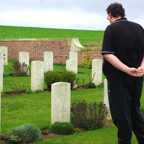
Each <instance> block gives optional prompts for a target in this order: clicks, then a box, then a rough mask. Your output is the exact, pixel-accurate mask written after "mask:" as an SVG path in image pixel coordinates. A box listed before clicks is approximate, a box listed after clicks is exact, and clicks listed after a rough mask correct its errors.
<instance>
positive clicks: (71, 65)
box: [66, 60, 77, 74]
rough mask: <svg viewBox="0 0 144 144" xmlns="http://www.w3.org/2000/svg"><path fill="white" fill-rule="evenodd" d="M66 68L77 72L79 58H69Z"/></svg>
mask: <svg viewBox="0 0 144 144" xmlns="http://www.w3.org/2000/svg"><path fill="white" fill-rule="evenodd" d="M66 70H68V71H73V72H74V73H76V74H77V60H67V61H66Z"/></svg>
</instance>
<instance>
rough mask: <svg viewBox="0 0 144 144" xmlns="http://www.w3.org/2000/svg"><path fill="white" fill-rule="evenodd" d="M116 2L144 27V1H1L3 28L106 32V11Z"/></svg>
mask: <svg viewBox="0 0 144 144" xmlns="http://www.w3.org/2000/svg"><path fill="white" fill-rule="evenodd" d="M114 2H118V3H121V4H122V5H123V7H124V9H125V12H126V18H127V19H128V20H130V21H134V22H137V23H139V24H141V25H142V26H143V27H144V0H117V1H113V0H0V25H10V26H27V27H44V28H63V29H82V30H105V28H106V27H107V25H109V22H108V20H107V14H106V8H107V7H108V5H109V4H111V3H114Z"/></svg>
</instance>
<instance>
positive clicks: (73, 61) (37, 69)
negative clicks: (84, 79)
mask: <svg viewBox="0 0 144 144" xmlns="http://www.w3.org/2000/svg"><path fill="white" fill-rule="evenodd" d="M7 57H8V55H7V47H0V100H1V92H2V91H3V72H4V65H7V64H8V59H7ZM69 58H70V59H69V60H67V61H66V69H67V70H69V71H74V72H75V73H76V74H77V65H78V64H77V63H78V57H77V52H70V53H69ZM19 62H20V63H25V64H27V65H28V66H29V53H28V52H20V53H19ZM47 71H53V53H52V52H49V51H47V52H44V61H32V62H31V90H32V91H35V90H40V89H41V90H43V85H44V72H47ZM92 78H93V83H95V84H96V85H98V84H100V83H102V61H101V60H99V59H94V60H92ZM70 87H71V86H70V83H66V82H58V83H54V84H52V91H51V124H52V123H54V122H56V121H59V122H70V99H71V96H70V94H71V90H70ZM104 104H106V106H107V108H108V110H109V103H108V90H107V80H106V79H105V80H104ZM0 107H1V102H0ZM0 112H1V111H0ZM108 112H109V111H108ZM0 115H1V114H0ZM107 119H111V115H110V112H109V114H108V116H107Z"/></svg>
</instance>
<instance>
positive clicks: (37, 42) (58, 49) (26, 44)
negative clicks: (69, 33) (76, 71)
mask: <svg viewBox="0 0 144 144" xmlns="http://www.w3.org/2000/svg"><path fill="white" fill-rule="evenodd" d="M0 46H6V47H7V48H8V60H17V61H18V59H19V52H22V51H24V52H29V58H30V62H31V61H35V60H42V61H43V60H44V52H45V51H51V52H53V62H54V64H60V63H62V64H66V60H68V59H69V52H70V51H77V52H78V66H82V60H83V58H84V57H85V56H86V54H87V53H88V54H89V55H90V57H91V59H92V60H93V59H101V60H102V56H101V48H99V49H97V48H87V47H83V46H82V45H81V44H80V43H79V40H78V39H77V38H60V39H57V38H45V39H0Z"/></svg>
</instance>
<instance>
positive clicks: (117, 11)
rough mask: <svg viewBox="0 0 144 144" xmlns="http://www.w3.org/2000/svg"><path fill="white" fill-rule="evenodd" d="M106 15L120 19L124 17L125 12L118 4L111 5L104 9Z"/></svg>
mask: <svg viewBox="0 0 144 144" xmlns="http://www.w3.org/2000/svg"><path fill="white" fill-rule="evenodd" d="M106 11H107V14H109V13H111V15H112V16H113V17H119V16H121V17H122V18H123V17H124V16H125V10H124V8H123V6H122V5H121V4H120V3H112V4H110V5H109V6H108V8H107V9H106Z"/></svg>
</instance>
